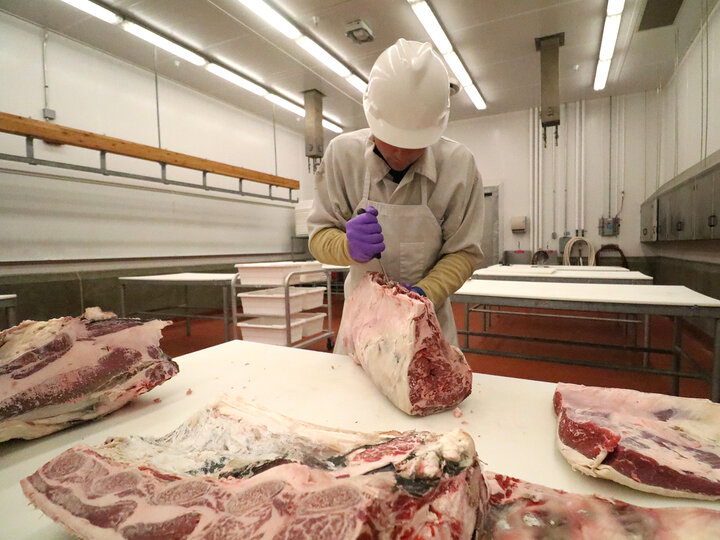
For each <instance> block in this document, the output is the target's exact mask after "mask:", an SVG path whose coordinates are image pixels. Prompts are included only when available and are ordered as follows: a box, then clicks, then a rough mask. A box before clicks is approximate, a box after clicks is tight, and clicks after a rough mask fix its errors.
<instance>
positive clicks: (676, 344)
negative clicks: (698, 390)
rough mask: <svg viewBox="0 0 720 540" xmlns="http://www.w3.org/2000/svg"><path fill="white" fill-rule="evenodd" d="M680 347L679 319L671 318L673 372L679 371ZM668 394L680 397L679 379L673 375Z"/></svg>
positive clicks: (680, 331)
mask: <svg viewBox="0 0 720 540" xmlns="http://www.w3.org/2000/svg"><path fill="white" fill-rule="evenodd" d="M681 347H682V330H681V329H680V317H677V316H675V317H673V370H674V371H680V348H681ZM670 392H671V393H672V395H673V396H679V395H680V377H679V376H677V375H673V377H672V387H671V389H670Z"/></svg>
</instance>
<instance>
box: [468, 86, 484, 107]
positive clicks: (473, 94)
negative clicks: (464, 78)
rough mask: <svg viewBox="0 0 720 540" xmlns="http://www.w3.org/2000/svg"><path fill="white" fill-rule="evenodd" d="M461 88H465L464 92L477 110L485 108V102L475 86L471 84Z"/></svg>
mask: <svg viewBox="0 0 720 540" xmlns="http://www.w3.org/2000/svg"><path fill="white" fill-rule="evenodd" d="M463 90H465V93H466V94H467V96H468V97H469V98H470V101H472V104H473V105H475V108H476V109H477V110H479V111H482V110H485V109H487V104H486V103H485V100H484V99H483V97H482V96H481V95H480V92H478V89H477V88H475V87H474V86H473V85H470V86H463Z"/></svg>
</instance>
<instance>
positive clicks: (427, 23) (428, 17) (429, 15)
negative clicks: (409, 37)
mask: <svg viewBox="0 0 720 540" xmlns="http://www.w3.org/2000/svg"><path fill="white" fill-rule="evenodd" d="M408 2H410V6H411V7H412V9H413V11H414V12H415V16H416V17H417V18H418V19H420V23H421V24H422V25H423V26H424V27H425V31H426V32H427V33H428V35H429V36H430V39H432V41H433V43H434V44H435V46H436V47H437V50H438V51H440V54H443V55H445V54H447V53H449V52H450V51H452V50H453V47H452V45H451V44H450V40H449V39H448V38H447V36H446V35H445V31H444V30H443V29H442V26H440V21H438V20H437V18H436V17H435V14H434V13H433V12H432V9H430V6H429V5H428V3H427V2H415V1H413V0H408Z"/></svg>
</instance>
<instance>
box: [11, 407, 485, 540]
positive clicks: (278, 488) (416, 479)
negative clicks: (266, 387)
mask: <svg viewBox="0 0 720 540" xmlns="http://www.w3.org/2000/svg"><path fill="white" fill-rule="evenodd" d="M21 485H22V489H23V491H24V493H25V495H26V496H27V497H28V498H29V499H30V500H31V501H32V503H33V504H34V505H35V506H37V507H38V508H40V509H41V510H42V511H43V512H45V513H46V514H47V515H48V516H50V517H52V518H53V519H55V520H56V521H59V522H61V523H62V524H63V525H65V526H66V527H67V528H68V529H70V530H71V531H73V532H74V533H76V534H78V535H79V536H81V537H83V538H108V539H109V538H124V539H139V538H188V539H194V538H197V539H207V540H210V539H217V540H220V539H223V540H232V539H254V540H259V539H262V538H267V539H273V540H290V539H295V540H300V539H305V538H306V539H308V540H324V539H326V540H341V539H350V538H363V539H371V538H384V539H388V540H389V539H396V538H408V539H409V538H418V539H419V538H429V537H431V536H432V537H434V538H438V539H468V540H469V539H470V538H472V537H473V535H474V534H475V533H476V532H477V530H480V529H481V528H482V523H483V518H484V515H485V511H486V510H487V501H488V490H487V485H486V484H485V480H484V478H483V475H482V466H481V465H480V462H479V461H478V459H477V454H476V453H475V447H474V444H473V440H472V438H471V437H470V436H469V435H468V434H467V433H465V432H463V431H460V430H456V431H453V432H450V433H447V434H445V435H436V434H432V433H428V432H415V431H410V432H404V433H399V432H382V433H356V432H352V431H341V430H334V429H330V428H323V427H320V426H316V425H312V424H306V423H303V422H299V421H294V420H291V419H289V418H286V417H284V416H282V415H279V414H276V413H273V412H271V411H268V410H266V409H261V408H259V407H255V406H253V405H250V404H249V403H247V402H244V401H241V400H231V399H229V398H227V397H225V398H223V399H222V400H221V401H220V402H219V403H217V404H216V405H215V406H213V407H211V408H208V409H207V410H205V411H202V412H201V413H199V414H197V415H195V416H194V417H193V418H191V419H190V420H189V421H187V422H185V423H184V424H182V425H181V426H180V427H178V428H177V429H176V430H175V431H173V432H171V433H169V434H167V435H165V436H164V437H159V438H150V437H130V438H116V439H108V440H107V441H106V442H105V444H103V445H102V446H99V447H89V446H86V445H82V444H81V445H77V446H75V447H73V448H71V449H69V450H67V451H66V452H64V453H62V454H60V455H59V456H58V457H56V458H55V459H53V460H52V461H50V462H48V463H47V464H45V465H44V466H42V467H41V468H40V469H39V470H38V471H37V472H35V473H34V474H32V475H31V476H29V477H28V478H25V479H23V480H22V481H21Z"/></svg>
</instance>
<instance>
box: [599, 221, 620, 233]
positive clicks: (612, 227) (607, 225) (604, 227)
mask: <svg viewBox="0 0 720 540" xmlns="http://www.w3.org/2000/svg"><path fill="white" fill-rule="evenodd" d="M598 232H599V233H600V236H618V235H619V234H620V218H618V217H614V218H606V217H601V218H600V222H599V223H598Z"/></svg>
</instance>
